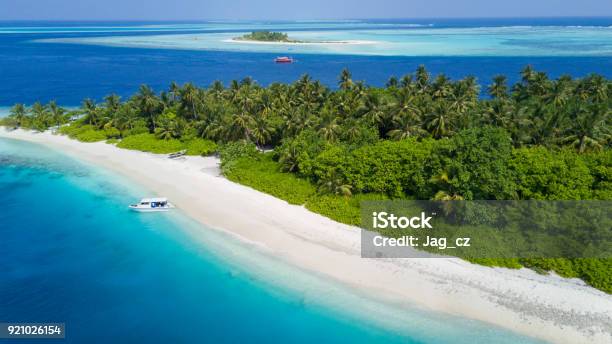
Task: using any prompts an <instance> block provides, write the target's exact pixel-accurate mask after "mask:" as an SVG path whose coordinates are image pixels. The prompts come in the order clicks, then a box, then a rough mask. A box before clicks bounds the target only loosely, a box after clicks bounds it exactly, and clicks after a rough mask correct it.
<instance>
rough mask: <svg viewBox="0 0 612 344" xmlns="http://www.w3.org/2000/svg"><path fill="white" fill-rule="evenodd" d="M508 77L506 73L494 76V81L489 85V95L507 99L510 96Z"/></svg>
mask: <svg viewBox="0 0 612 344" xmlns="http://www.w3.org/2000/svg"><path fill="white" fill-rule="evenodd" d="M507 82H508V78H506V76H505V75H496V76H495V77H493V83H492V84H491V85H490V86H489V89H488V91H489V95H490V96H491V97H493V99H506V98H507V97H508V84H507Z"/></svg>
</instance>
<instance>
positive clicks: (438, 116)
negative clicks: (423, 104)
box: [425, 101, 452, 139]
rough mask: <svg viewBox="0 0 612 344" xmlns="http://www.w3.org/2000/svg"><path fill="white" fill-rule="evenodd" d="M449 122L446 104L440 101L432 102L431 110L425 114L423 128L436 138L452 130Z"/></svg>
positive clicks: (446, 134)
mask: <svg viewBox="0 0 612 344" xmlns="http://www.w3.org/2000/svg"><path fill="white" fill-rule="evenodd" d="M451 122H452V121H451V119H450V113H448V105H447V104H446V103H444V102H442V101H438V102H436V103H434V105H433V108H432V110H431V112H429V113H428V114H427V115H425V128H426V129H427V131H429V133H430V134H431V136H433V137H434V138H436V139H440V138H442V137H444V136H448V135H449V134H450V133H451V132H452V128H451V125H452V124H451Z"/></svg>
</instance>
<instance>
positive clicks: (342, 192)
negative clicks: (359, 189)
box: [318, 169, 353, 197]
mask: <svg viewBox="0 0 612 344" xmlns="http://www.w3.org/2000/svg"><path fill="white" fill-rule="evenodd" d="M318 184H319V187H318V190H319V192H321V193H330V194H333V195H339V196H345V197H349V196H352V192H351V190H352V188H353V187H352V186H351V185H349V184H346V183H345V182H344V180H343V178H341V177H340V176H339V173H338V172H337V170H336V169H333V170H332V171H331V173H329V174H328V175H327V176H325V177H323V178H321V179H320V180H319V181H318Z"/></svg>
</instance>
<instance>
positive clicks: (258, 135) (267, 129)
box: [252, 116, 274, 149]
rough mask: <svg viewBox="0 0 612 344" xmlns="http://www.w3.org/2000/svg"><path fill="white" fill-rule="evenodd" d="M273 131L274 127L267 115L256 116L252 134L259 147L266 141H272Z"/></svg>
mask: <svg viewBox="0 0 612 344" xmlns="http://www.w3.org/2000/svg"><path fill="white" fill-rule="evenodd" d="M272 133H274V128H273V127H272V126H271V125H270V124H269V123H268V121H267V120H266V118H265V116H258V117H256V118H255V123H254V126H253V131H252V134H253V138H254V139H255V144H256V145H257V147H258V148H260V149H261V148H262V147H263V146H264V145H265V144H266V143H268V142H270V140H271V139H272Z"/></svg>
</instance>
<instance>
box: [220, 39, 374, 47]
mask: <svg viewBox="0 0 612 344" xmlns="http://www.w3.org/2000/svg"><path fill="white" fill-rule="evenodd" d="M222 42H224V43H241V44H261V45H328V46H329V45H339V46H342V45H363V44H377V43H378V42H376V41H366V40H346V41H311V42H310V41H303V42H273V41H254V40H248V39H238V38H230V39H224V40H222Z"/></svg>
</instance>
